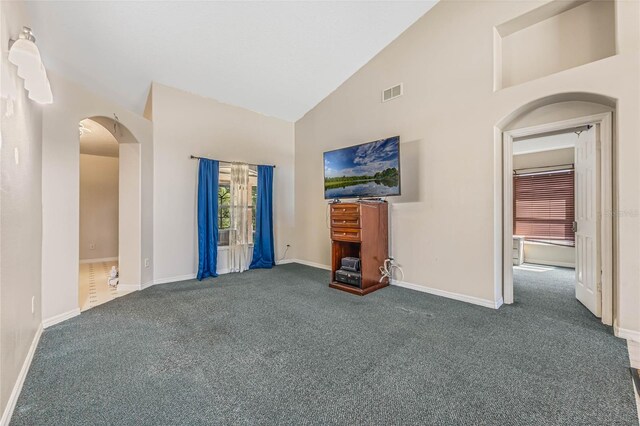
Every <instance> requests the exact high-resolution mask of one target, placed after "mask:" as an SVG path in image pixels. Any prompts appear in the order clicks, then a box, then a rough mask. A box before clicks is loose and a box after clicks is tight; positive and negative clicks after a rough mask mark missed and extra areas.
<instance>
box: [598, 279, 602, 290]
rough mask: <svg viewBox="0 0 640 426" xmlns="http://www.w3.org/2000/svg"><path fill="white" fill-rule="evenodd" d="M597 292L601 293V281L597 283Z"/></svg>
mask: <svg viewBox="0 0 640 426" xmlns="http://www.w3.org/2000/svg"><path fill="white" fill-rule="evenodd" d="M598 291H599V292H600V293H602V281H598Z"/></svg>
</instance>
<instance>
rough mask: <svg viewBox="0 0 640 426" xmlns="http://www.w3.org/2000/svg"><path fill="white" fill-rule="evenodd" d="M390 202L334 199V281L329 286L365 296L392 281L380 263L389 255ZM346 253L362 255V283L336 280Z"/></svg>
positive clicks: (360, 257)
mask: <svg viewBox="0 0 640 426" xmlns="http://www.w3.org/2000/svg"><path fill="white" fill-rule="evenodd" d="M388 208H389V205H388V204H387V203H386V202H385V201H380V202H368V201H361V202H357V203H333V204H331V205H330V209H331V284H329V287H332V288H336V289H338V290H343V291H348V292H349V293H353V294H358V295H360V296H364V295H365V294H369V293H371V292H372V291H376V290H378V289H380V288H382V287H386V286H388V285H389V279H388V278H386V277H385V279H384V280H382V282H381V281H380V277H381V276H382V274H381V273H380V267H381V266H383V264H384V261H385V259H387V258H388V257H389V224H388V217H389V210H388ZM343 257H357V258H359V259H360V272H361V274H362V280H361V285H360V287H357V286H353V285H349V284H343V283H340V282H337V281H336V279H335V278H336V271H337V270H338V269H340V266H341V260H342V258H343Z"/></svg>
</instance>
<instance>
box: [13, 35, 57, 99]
mask: <svg viewBox="0 0 640 426" xmlns="http://www.w3.org/2000/svg"><path fill="white" fill-rule="evenodd" d="M35 41H36V38H35V37H34V36H33V33H32V32H31V28H29V27H23V28H22V32H21V33H20V35H19V36H18V40H9V62H11V63H12V64H14V65H16V66H17V67H18V77H20V78H22V79H23V80H24V88H25V89H26V90H27V91H28V92H29V99H32V100H34V101H36V102H38V103H41V104H50V103H52V102H53V95H52V93H51V85H50V84H49V79H48V78H47V71H46V70H45V68H44V64H43V63H42V58H41V57H40V51H39V50H38V46H36V43H35Z"/></svg>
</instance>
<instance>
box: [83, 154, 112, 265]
mask: <svg viewBox="0 0 640 426" xmlns="http://www.w3.org/2000/svg"><path fill="white" fill-rule="evenodd" d="M114 143H116V142H115V141H114ZM92 245H93V247H94V248H93V249H92V248H91V246H92ZM109 257H118V158H115V157H104V156H99V155H89V154H80V260H87V259H101V258H109Z"/></svg>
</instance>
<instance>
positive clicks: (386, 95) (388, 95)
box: [382, 83, 403, 102]
mask: <svg viewBox="0 0 640 426" xmlns="http://www.w3.org/2000/svg"><path fill="white" fill-rule="evenodd" d="M402 93H403V92H402V83H400V84H398V85H396V86H393V87H389V88H388V89H386V90H383V91H382V102H387V101H390V100H391V99H395V98H397V97H399V96H402Z"/></svg>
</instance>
